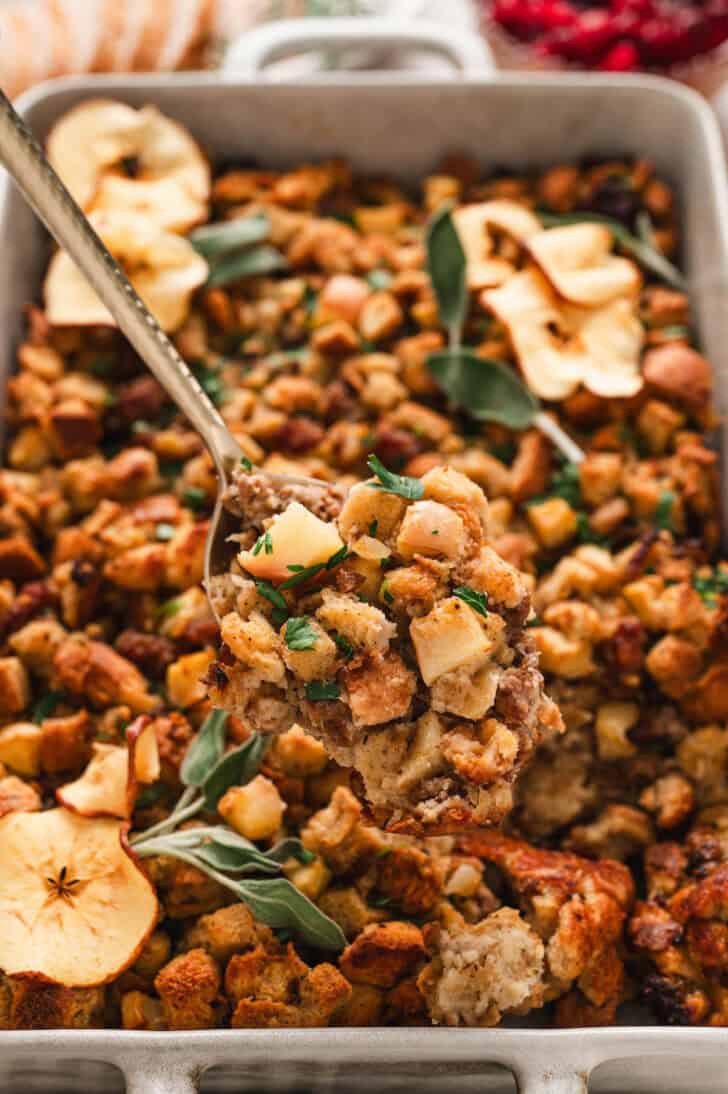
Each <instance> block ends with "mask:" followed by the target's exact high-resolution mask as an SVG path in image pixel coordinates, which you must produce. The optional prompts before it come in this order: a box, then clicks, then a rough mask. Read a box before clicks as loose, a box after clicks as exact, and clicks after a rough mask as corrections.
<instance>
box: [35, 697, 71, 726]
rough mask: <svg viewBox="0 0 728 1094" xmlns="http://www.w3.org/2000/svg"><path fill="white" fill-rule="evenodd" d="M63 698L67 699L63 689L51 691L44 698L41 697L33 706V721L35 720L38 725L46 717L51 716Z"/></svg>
mask: <svg viewBox="0 0 728 1094" xmlns="http://www.w3.org/2000/svg"><path fill="white" fill-rule="evenodd" d="M62 699H65V694H64V693H63V692H62V691H49V692H48V694H47V695H44V696H43V698H42V699H39V700H38V702H37V703H36V704H35V706H34V707H33V712H32V714H31V716H30V720H31V722H35V723H36V725H37V724H38V723H39V722H42V721H44V719H45V718H50V716H51V714H52V713H53V711H54V710H55V709H56V707H57V706H58V704H59V703H60V702H61V700H62Z"/></svg>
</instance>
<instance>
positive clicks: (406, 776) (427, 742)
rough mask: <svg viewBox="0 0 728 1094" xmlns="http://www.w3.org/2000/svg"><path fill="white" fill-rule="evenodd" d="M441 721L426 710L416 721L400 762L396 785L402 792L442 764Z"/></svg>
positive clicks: (430, 774) (425, 777)
mask: <svg viewBox="0 0 728 1094" xmlns="http://www.w3.org/2000/svg"><path fill="white" fill-rule="evenodd" d="M441 741H442V722H441V721H440V719H439V718H438V717H437V715H436V714H433V713H432V711H428V712H427V714H423V715H422V717H421V718H420V719H419V720H418V722H417V728H416V730H415V735H414V737H413V738H412V743H411V745H410V747H409V751H408V753H407V755H406V757H405V760H404V763H403V764H402V771H401V773H400V776H399V780H398V783H397V785H398V787H399V789H400V790H402V791H403V792H404V793H406V792H407V791H408V790H410V789H411V788H412V787H413V786H415V785H416V784H417V783H420V782H422V780H423V779H427V778H429V777H430V776H432V775H434V774H435V773H436V772H437V770H438V768H439V767H440V766H441V765H442V762H443V761H442V751H441V749H440V742H441Z"/></svg>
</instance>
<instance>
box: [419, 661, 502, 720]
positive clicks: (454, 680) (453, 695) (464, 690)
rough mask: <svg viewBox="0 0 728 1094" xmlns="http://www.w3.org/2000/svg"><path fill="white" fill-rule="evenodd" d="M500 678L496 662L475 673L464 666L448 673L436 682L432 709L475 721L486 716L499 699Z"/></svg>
mask: <svg viewBox="0 0 728 1094" xmlns="http://www.w3.org/2000/svg"><path fill="white" fill-rule="evenodd" d="M500 677H501V672H500V669H498V668H497V667H496V666H495V665H483V667H482V668H479V669H478V670H477V671H476V672H474V673H469V672H466V671H465V670H464V669H456V670H455V672H446V673H445V674H444V675H443V676H438V678H437V680H436V681H435V683H434V684H433V685H432V693H431V696H430V698H431V700H432V708H433V710H442V711H448V712H449V713H450V714H458V715H459V716H460V717H461V718H469V719H470V720H471V721H475V720H476V719H479V718H483V717H485V715H486V714H487V713H488V711H489V710H490V708H491V707H492V706H493V703H494V702H495V693H496V691H497V690H498V683H499V681H500Z"/></svg>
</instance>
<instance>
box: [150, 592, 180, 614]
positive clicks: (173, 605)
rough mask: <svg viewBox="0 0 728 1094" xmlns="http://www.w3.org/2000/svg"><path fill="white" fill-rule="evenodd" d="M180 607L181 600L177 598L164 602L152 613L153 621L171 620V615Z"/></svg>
mask: <svg viewBox="0 0 728 1094" xmlns="http://www.w3.org/2000/svg"><path fill="white" fill-rule="evenodd" d="M181 607H182V599H181V597H179V596H176V597H174V599H173V600H165V602H164V604H160V605H159V607H158V608H157V610H156V612H155V613H154V617H155V619H171V618H172V616H173V615H176V614H177V612H178V611H179V610H180V608H181Z"/></svg>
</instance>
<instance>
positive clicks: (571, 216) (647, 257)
mask: <svg viewBox="0 0 728 1094" xmlns="http://www.w3.org/2000/svg"><path fill="white" fill-rule="evenodd" d="M538 217H539V219H540V221H541V223H542V224H543V226H544V228H559V227H561V226H562V225H565V224H583V223H584V221H585V220H586V221H592V222H596V223H597V224H605V225H606V226H607V228H609V230H610V232H611V233H612V235H613V236H614V238H615V239H616V241H617V243H619V245H620V247H621V248H622V250H624V251H627V253H628V254H631V255H632V257H633V258H636V259H637V261H638V262H639V263H641V265H643V266H644V267H645V269H646V270H649V271H650V272H651V273H653V274H655V276H656V277H659V278H660V280H661V281H664V282H665V283H666V284H667V285H672V287H673V288H674V289H679V290H680V291H681V292H686V291H687V288H688V283H687V281H686V279H685V278H684V277H683V275H682V274H681V273H680V271H679V270H678V268H677V266H673V264H672V262H670V261H669V259H667V258H665V256H664V255H663V254H662V253H661V252H660V251H658V250H657V249H656V248H655V247H654V246H653V245H652V244H650V243H648V242H647V240H645V239H639V238H638V237H637V236H635V235H632V233H631V232H630V231H628V230H627V228H625V226H624V225H623V224H620V223H619V221H618V220H612V218H611V217H605V216H602V214H601V213H589V212H583V213H544V212H539V213H538Z"/></svg>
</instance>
